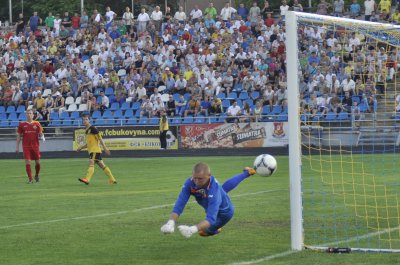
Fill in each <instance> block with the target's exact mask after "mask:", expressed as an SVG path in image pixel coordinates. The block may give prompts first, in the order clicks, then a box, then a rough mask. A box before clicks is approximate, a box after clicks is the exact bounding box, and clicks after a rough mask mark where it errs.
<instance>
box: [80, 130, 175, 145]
mask: <svg viewBox="0 0 400 265" xmlns="http://www.w3.org/2000/svg"><path fill="white" fill-rule="evenodd" d="M96 128H97V129H98V131H99V134H100V135H101V137H102V138H103V141H104V142H105V143H106V145H107V147H108V148H109V149H110V150H158V149H160V139H159V135H160V130H159V127H158V126H137V127H135V126H132V127H128V126H127V127H96ZM177 139H178V137H177V127H175V126H170V127H169V131H168V132H167V146H168V148H169V149H178V140H177ZM85 143H86V135H85V130H83V129H76V130H75V133H74V142H73V149H74V150H76V149H77V148H78V147H79V146H81V145H83V144H85Z"/></svg>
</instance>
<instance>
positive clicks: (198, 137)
mask: <svg viewBox="0 0 400 265" xmlns="http://www.w3.org/2000/svg"><path fill="white" fill-rule="evenodd" d="M287 130H288V124H287V122H260V123H237V124H236V123H224V124H198V125H182V126H181V145H182V148H220V147H223V148H238V147H272V146H285V145H287V144H288V134H287Z"/></svg>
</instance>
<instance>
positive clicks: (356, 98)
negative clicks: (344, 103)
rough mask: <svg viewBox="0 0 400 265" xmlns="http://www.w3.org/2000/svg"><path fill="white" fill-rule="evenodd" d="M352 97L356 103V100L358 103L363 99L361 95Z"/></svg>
mask: <svg viewBox="0 0 400 265" xmlns="http://www.w3.org/2000/svg"><path fill="white" fill-rule="evenodd" d="M351 99H352V101H353V103H354V102H357V105H358V104H360V101H361V100H360V97H359V96H352V97H351Z"/></svg>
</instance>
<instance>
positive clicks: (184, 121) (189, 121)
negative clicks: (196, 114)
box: [182, 116, 193, 124]
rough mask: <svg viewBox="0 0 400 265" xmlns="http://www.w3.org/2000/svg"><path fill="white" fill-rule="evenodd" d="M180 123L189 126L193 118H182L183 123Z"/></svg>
mask: <svg viewBox="0 0 400 265" xmlns="http://www.w3.org/2000/svg"><path fill="white" fill-rule="evenodd" d="M182 123H183V124H190V123H193V117H189V116H188V117H185V118H183V121H182Z"/></svg>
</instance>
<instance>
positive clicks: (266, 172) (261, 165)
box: [254, 154, 278, 177]
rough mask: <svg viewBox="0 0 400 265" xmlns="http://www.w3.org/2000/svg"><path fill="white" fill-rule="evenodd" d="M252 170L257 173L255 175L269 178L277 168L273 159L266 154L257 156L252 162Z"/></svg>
mask: <svg viewBox="0 0 400 265" xmlns="http://www.w3.org/2000/svg"><path fill="white" fill-rule="evenodd" d="M254 168H255V170H256V171H257V174H258V175H260V176H262V177H269V176H271V175H272V174H274V172H275V171H276V169H277V168H278V164H277V162H276V159H275V157H273V156H272V155H268V154H263V155H259V156H257V157H256V159H255V160H254Z"/></svg>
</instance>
